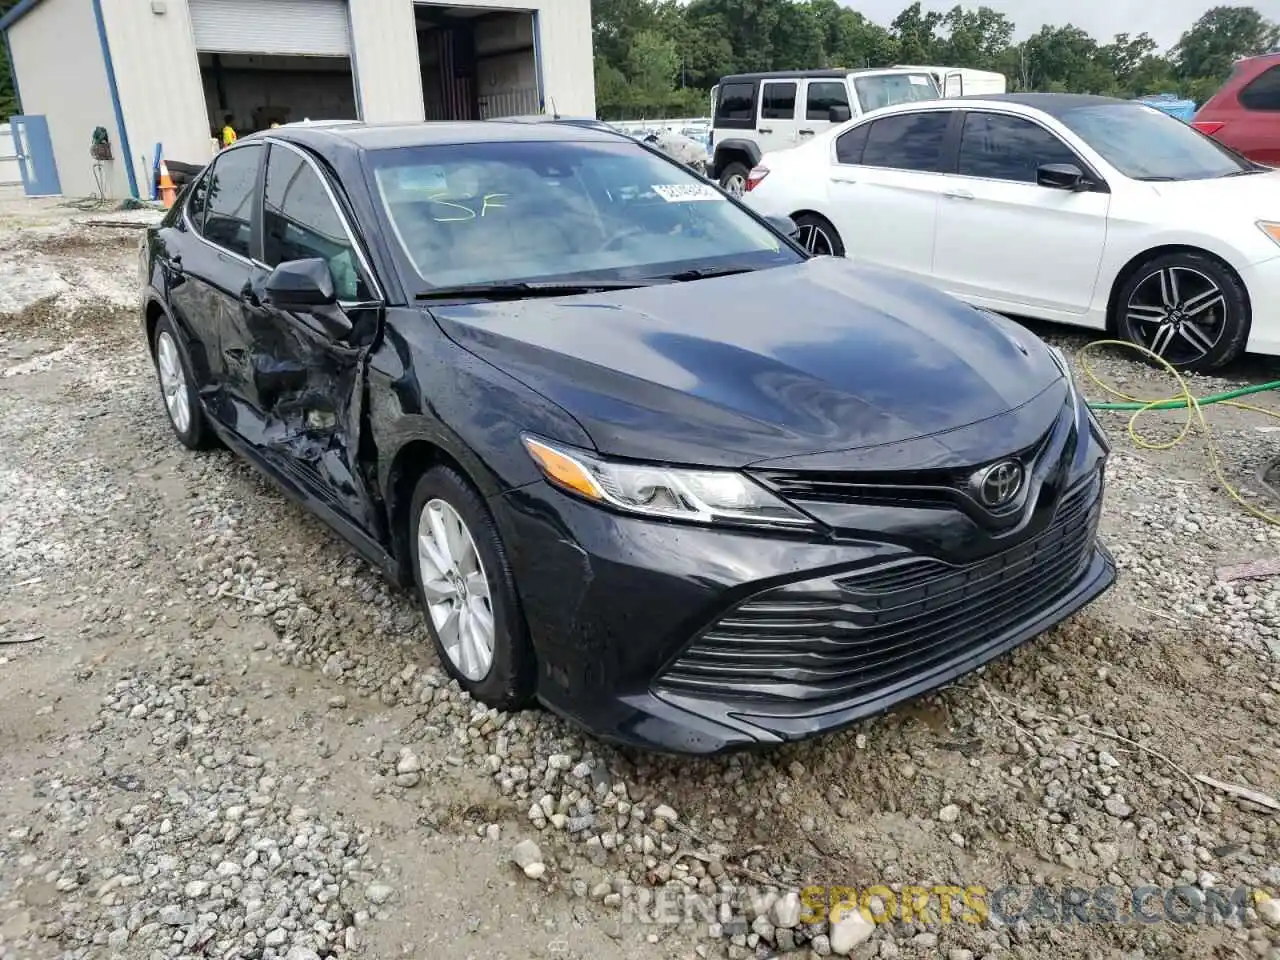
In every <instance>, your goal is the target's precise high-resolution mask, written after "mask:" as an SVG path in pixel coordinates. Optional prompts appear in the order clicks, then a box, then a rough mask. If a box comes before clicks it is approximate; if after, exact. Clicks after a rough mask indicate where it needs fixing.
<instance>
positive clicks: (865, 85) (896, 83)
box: [853, 72, 938, 111]
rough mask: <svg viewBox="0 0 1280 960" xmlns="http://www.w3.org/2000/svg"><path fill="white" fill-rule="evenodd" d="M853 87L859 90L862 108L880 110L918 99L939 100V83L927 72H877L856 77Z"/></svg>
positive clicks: (859, 100)
mask: <svg viewBox="0 0 1280 960" xmlns="http://www.w3.org/2000/svg"><path fill="white" fill-rule="evenodd" d="M853 89H854V90H855V91H857V94H858V103H859V104H861V105H862V109H863V110H864V111H866V110H879V109H880V108H881V107H892V106H894V105H895V104H899V103H914V102H915V101H916V100H937V99H938V84H937V83H936V82H935V81H934V79H933V77H931V76H929V74H927V73H923V72H921V73H877V74H872V75H870V76H866V77H854V78H853Z"/></svg>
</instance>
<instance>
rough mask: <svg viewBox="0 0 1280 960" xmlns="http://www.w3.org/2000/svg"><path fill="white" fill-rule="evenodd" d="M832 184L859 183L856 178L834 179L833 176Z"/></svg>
mask: <svg viewBox="0 0 1280 960" xmlns="http://www.w3.org/2000/svg"><path fill="white" fill-rule="evenodd" d="M831 182H832V183H857V182H858V181H857V180H856V179H855V178H854V177H834V176H833V177H832V178H831Z"/></svg>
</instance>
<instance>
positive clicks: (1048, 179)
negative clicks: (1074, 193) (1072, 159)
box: [1036, 163, 1089, 190]
mask: <svg viewBox="0 0 1280 960" xmlns="http://www.w3.org/2000/svg"><path fill="white" fill-rule="evenodd" d="M1036 183H1037V184H1039V185H1040V186H1042V187H1049V188H1050V189H1052V190H1084V189H1085V188H1086V187H1087V186H1088V185H1089V182H1088V181H1087V180H1085V178H1084V171H1083V170H1081V169H1080V168H1079V167H1077V166H1076V165H1075V164H1074V163H1045V164H1041V165H1040V166H1039V167H1037V168H1036Z"/></svg>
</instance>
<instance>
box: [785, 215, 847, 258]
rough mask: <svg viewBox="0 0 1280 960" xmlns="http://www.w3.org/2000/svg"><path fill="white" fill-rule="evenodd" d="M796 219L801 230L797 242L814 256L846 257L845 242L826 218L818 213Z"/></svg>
mask: <svg viewBox="0 0 1280 960" xmlns="http://www.w3.org/2000/svg"><path fill="white" fill-rule="evenodd" d="M794 219H795V222H796V226H797V227H798V228H799V231H798V233H797V235H796V240H797V241H798V242H799V243H800V245H801V246H802V247H804V248H805V249H806V250H808V251H809V252H810V253H812V254H813V255H814V256H818V257H843V256H844V241H843V240H841V239H840V234H839V232H838V231H837V230H836V228H835V227H834V226H833V225H832V224H831V221H830V220H828V219H827V218H826V217H822V216H819V215H818V214H816V213H802V214H800V216H798V217H795V218H794ZM817 248H821V249H817Z"/></svg>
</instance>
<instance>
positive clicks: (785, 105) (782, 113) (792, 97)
mask: <svg viewBox="0 0 1280 960" xmlns="http://www.w3.org/2000/svg"><path fill="white" fill-rule="evenodd" d="M762 90H763V92H762V93H761V95H760V119H762V120H794V119H795V118H796V84H794V83H766V84H764V85H763V88H762Z"/></svg>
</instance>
